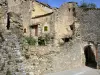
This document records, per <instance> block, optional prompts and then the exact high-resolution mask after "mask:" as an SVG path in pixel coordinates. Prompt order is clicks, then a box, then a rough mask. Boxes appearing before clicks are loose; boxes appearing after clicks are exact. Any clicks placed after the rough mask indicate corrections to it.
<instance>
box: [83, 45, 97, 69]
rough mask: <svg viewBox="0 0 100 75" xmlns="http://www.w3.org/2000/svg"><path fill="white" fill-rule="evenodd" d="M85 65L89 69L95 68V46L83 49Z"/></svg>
mask: <svg viewBox="0 0 100 75" xmlns="http://www.w3.org/2000/svg"><path fill="white" fill-rule="evenodd" d="M84 54H85V59H86V61H85V65H86V66H88V67H91V68H95V69H96V68H97V62H96V47H95V45H93V44H92V45H90V44H89V45H87V46H85V47H84Z"/></svg>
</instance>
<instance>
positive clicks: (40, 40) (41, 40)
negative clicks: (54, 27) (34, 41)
mask: <svg viewBox="0 0 100 75" xmlns="http://www.w3.org/2000/svg"><path fill="white" fill-rule="evenodd" d="M38 44H39V45H40V46H44V45H45V39H44V38H43V37H38Z"/></svg>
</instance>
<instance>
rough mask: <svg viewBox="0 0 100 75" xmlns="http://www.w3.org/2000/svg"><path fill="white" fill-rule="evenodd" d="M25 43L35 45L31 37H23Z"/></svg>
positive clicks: (34, 40)
mask: <svg viewBox="0 0 100 75" xmlns="http://www.w3.org/2000/svg"><path fill="white" fill-rule="evenodd" d="M25 39H26V41H27V43H28V44H29V45H35V44H36V39H34V38H33V37H25Z"/></svg>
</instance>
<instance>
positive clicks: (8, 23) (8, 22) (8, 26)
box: [6, 13, 10, 30]
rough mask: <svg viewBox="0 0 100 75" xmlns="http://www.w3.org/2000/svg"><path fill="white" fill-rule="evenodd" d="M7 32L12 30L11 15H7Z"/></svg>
mask: <svg viewBox="0 0 100 75" xmlns="http://www.w3.org/2000/svg"><path fill="white" fill-rule="evenodd" d="M6 27H7V30H9V28H10V16H9V13H7V26H6Z"/></svg>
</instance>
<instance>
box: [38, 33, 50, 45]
mask: <svg viewBox="0 0 100 75" xmlns="http://www.w3.org/2000/svg"><path fill="white" fill-rule="evenodd" d="M50 40H51V37H50V36H49V35H48V34H47V35H44V36H40V37H38V45H40V46H42V45H47V44H49V42H50Z"/></svg>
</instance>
